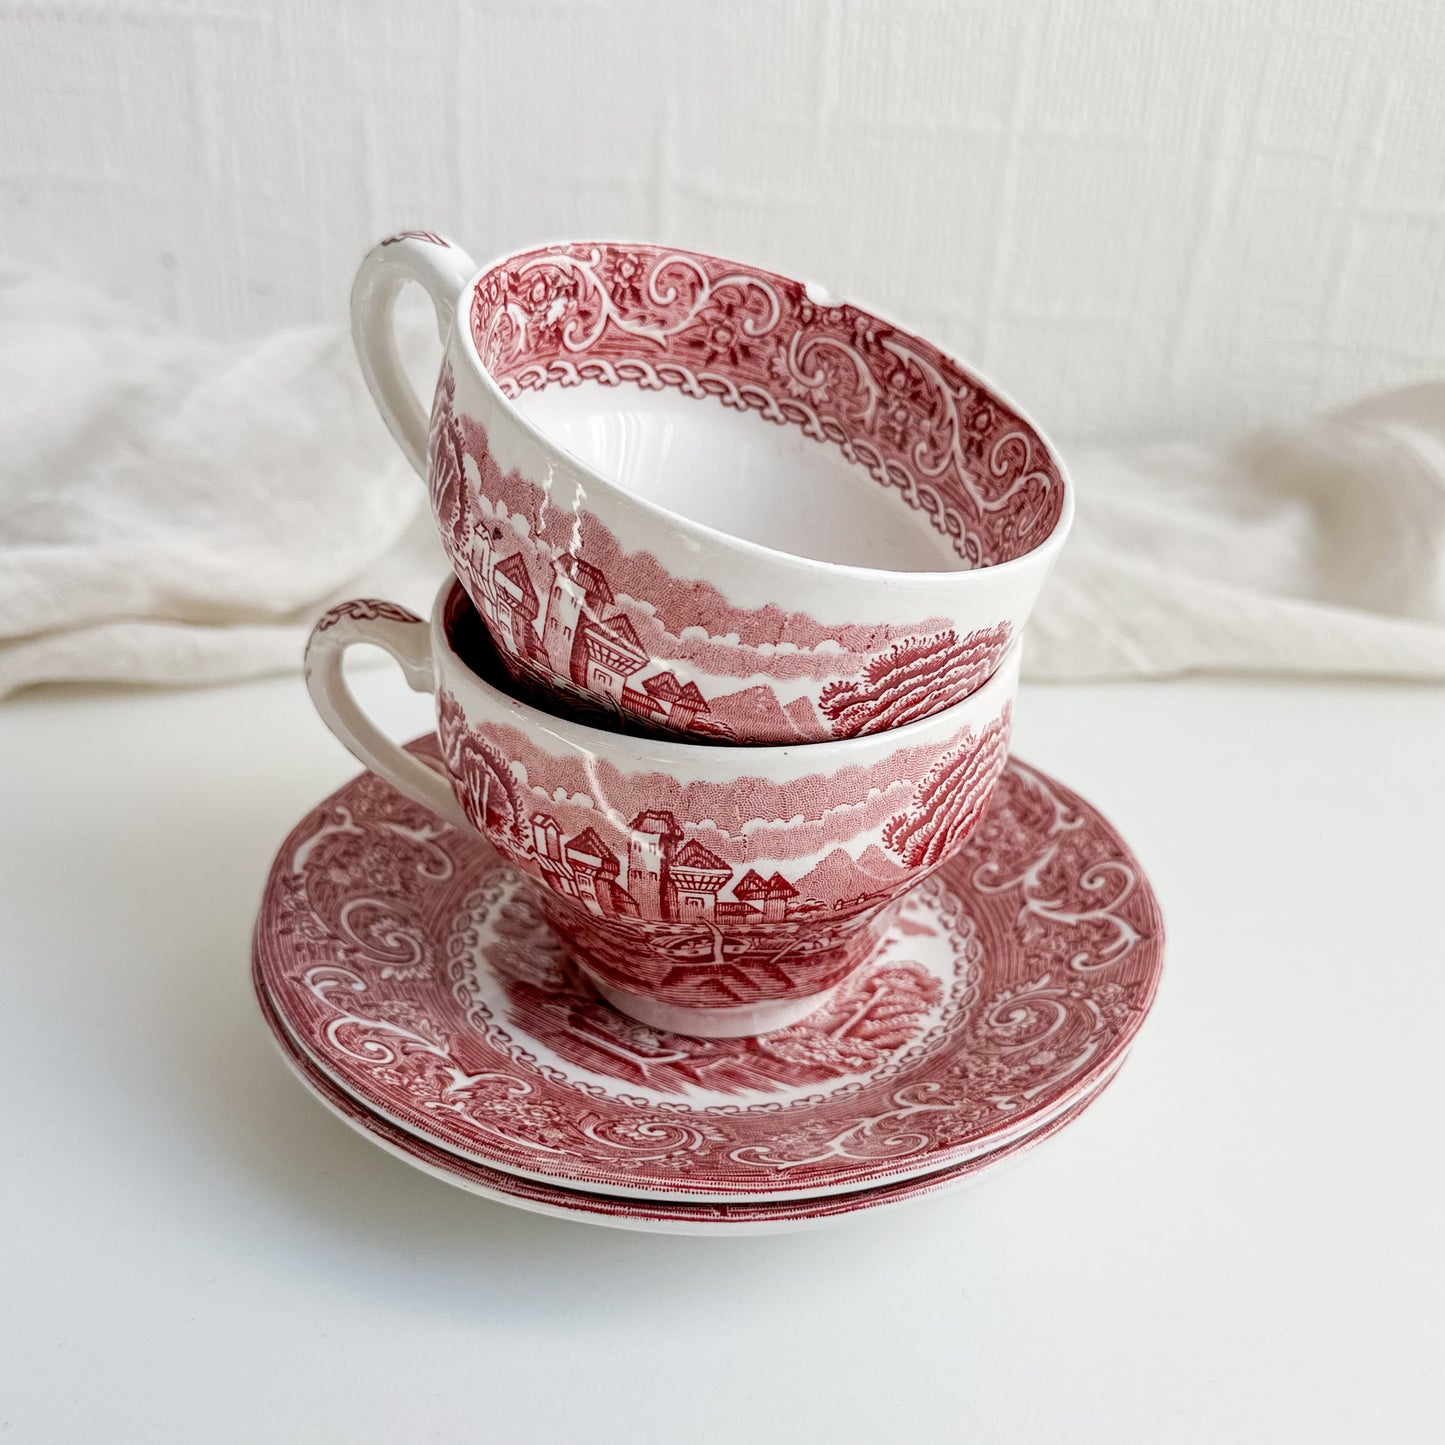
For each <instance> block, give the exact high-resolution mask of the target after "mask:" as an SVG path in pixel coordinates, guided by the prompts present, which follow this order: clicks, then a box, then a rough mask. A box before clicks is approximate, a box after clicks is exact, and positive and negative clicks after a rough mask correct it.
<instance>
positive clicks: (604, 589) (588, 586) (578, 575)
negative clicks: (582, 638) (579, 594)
mask: <svg viewBox="0 0 1445 1445" xmlns="http://www.w3.org/2000/svg"><path fill="white" fill-rule="evenodd" d="M557 565H558V566H559V567H561V569H562V570H563V571H564V572H565V573H566V574H567V575H568V576H569V577H570V578H571V579H572V580H573V581H574V582H577V583H579V584H580V585H581V587H582V590H583V591H584V592H585V593H586V594H587V595H588V596H589V597H592V598H595V599H596V601H597V605H598V606H599V607H610V606H611V605H612V589H611V588H610V587H609V586H608V585H607V579H606V578H605V577H604V576H603V575H602V574H601V573H600V572H599V571H598V570H597V569H596V568H595V567H594V566H593V565H592V564H591V563H590V562H584V561H583V560H582V559H581V558H580V557H579V556H578V555H577V554H576V553H575V552H563V554H562V555H561V556H560V557H559V558H558V559H557Z"/></svg>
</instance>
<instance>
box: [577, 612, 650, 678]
mask: <svg viewBox="0 0 1445 1445" xmlns="http://www.w3.org/2000/svg"><path fill="white" fill-rule="evenodd" d="M577 633H578V636H580V637H581V638H582V640H583V642H584V643H586V644H588V645H589V650H590V648H591V645H592V644H594V643H595V644H596V646H598V647H603V648H606V647H611V648H613V649H614V650H616V651H618V652H622V653H625V654H626V655H627V656H628V657H631V658H634V659H636V661H637V664H638V666H641V665H642V664H643V663H644V662H646V661H647V653H646V652H645V651H644V650H643V647H642V643H641V642H639V641H638V640H637V633H636V632H635V631H634V630H633V627H632V624H631V623H630V622H629V621H628V620H627V619H626V618H625V617H624V616H623V615H622V614H621V613H620V612H614V613H613V614H612V616H611V617H609V618H607V619H606V620H605V621H603V622H584V623H583V624H582V626H581V627H579V628H578V629H577Z"/></svg>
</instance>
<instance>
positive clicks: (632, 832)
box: [509, 811, 798, 923]
mask: <svg viewBox="0 0 1445 1445" xmlns="http://www.w3.org/2000/svg"><path fill="white" fill-rule="evenodd" d="M519 832H520V834H521V837H522V843H523V846H522V847H520V848H518V847H515V846H514V847H513V848H511V849H510V850H509V851H511V852H512V853H513V855H514V856H515V857H516V858H517V861H519V862H521V863H523V864H524V865H526V864H530V865H531V866H532V867H533V868H535V869H536V871H537V873H538V874H539V875H540V877H541V878H542V880H543V882H545V883H546V884H547V886H548V887H549V888H551V889H552V890H553V891H554V892H556V893H560V894H561V895H562V896H563V897H566V898H572V899H575V900H576V901H577V902H578V903H580V904H581V905H582V906H583V907H584V908H585V909H586V910H587V911H588V912H589V913H592V914H595V915H596V916H598V917H599V918H638V917H642V918H658V919H662V920H664V921H666V922H669V923H690V922H693V921H698V922H717V923H723V922H726V923H747V922H754V923H781V922H783V921H784V920H785V919H786V918H787V917H788V916H789V914H790V913H791V912H792V910H793V908H794V906H795V900H796V899H797V898H798V890H797V889H796V888H794V887H793V885H792V884H791V883H789V882H788V880H787V879H786V878H784V877H783V876H782V874H780V873H774V874H773V876H772V877H771V878H764V877H762V876H761V875H760V874H759V873H757V872H756V871H755V870H754V869H752V868H749V869H748V870H747V871H746V872H745V873H744V874H743V875H742V877H741V878H739V879H738V880H737V882H736V883H733V869H732V865H731V864H730V863H728V862H726V861H725V860H724V859H722V858H719V857H718V856H717V854H716V853H713V852H712V851H710V850H709V849H707V848H704V847H703V845H702V844H701V843H699V842H698V841H697V840H696V839H695V838H691V839H686V840H685V839H684V837H683V833H682V830H681V828H679V827H678V825H677V819H676V818H675V817H674V816H673V815H672V814H671V813H669V812H666V811H652V812H646V813H639V814H638V815H637V816H636V817H635V818H634V819H633V820H632V822H631V823H630V824H629V825H628V839H627V857H626V858H625V859H621V858H619V857H618V856H617V855H616V854H615V853H614V852H613V851H612V849H611V848H609V847H608V845H607V844H606V842H604V841H603V839H602V838H601V836H600V835H599V834H598V832H597V830H596V829H595V828H591V827H588V828H584V829H583V830H582V832H580V833H578V834H577V836H576V837H575V838H570V839H566V840H564V839H563V837H562V832H561V829H560V828H559V827H558V826H557V820H556V819H555V818H554V817H553V816H552V815H551V814H550V813H545V812H540V811H539V812H536V813H533V814H532V816H531V817H530V818H529V819H528V820H527V821H526V823H525V824H524V825H523V826H522V827H521V828H520V829H519ZM729 884H732V897H731V898H724V897H723V896H722V894H723V892H724V890H725V889H727V888H728V886H729Z"/></svg>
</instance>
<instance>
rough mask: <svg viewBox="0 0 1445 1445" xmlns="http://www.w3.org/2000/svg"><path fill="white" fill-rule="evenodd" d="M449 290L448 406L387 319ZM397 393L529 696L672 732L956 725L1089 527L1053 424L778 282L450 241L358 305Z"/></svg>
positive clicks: (393, 404) (407, 432)
mask: <svg viewBox="0 0 1445 1445" xmlns="http://www.w3.org/2000/svg"><path fill="white" fill-rule="evenodd" d="M407 281H416V282H419V283H420V284H421V285H422V286H424V287H425V288H426V290H427V291H428V292H429V294H430V296H431V298H432V301H433V303H434V305H435V307H436V312H437V321H438V325H439V327H440V329H441V332H442V335H443V339H444V341H445V345H446V353H445V359H444V362H443V366H442V370H441V375H440V380H439V382H438V385H437V389H436V394H435V398H434V401H433V404H432V407H431V413H430V422H429V423H428V416H427V412H426V410H425V409H424V408H423V406H422V404H421V403H420V401H419V400H418V399H417V397H416V395H415V394H414V392H413V391H412V390H411V388H410V385H409V383H408V382H407V380H406V378H405V376H404V375H403V373H402V371H401V368H400V366H399V365H398V361H397V355H396V345H395V340H394V337H393V333H392V318H391V312H392V307H393V303H394V299H395V296H396V294H397V292H398V290H399V289H400V287H401V286H402V284H403V283H404V282H407ZM352 325H353V331H354V334H355V338H356V345H357V351H358V353H359V355H360V358H361V364H362V369H363V371H364V372H365V374H366V378H367V381H368V383H369V385H370V387H371V390H372V394H373V396H374V397H375V398H376V401H377V405H378V406H379V407H380V408H381V411H382V414H383V416H384V417H385V418H386V420H387V423H388V425H389V426H390V427H391V430H392V432H393V434H394V435H395V436H396V438H397V440H398V441H399V442H400V443H401V446H402V448H403V450H404V451H405V452H406V454H407V456H408V457H409V458H410V459H411V461H412V463H413V464H414V465H415V466H416V468H417V470H418V471H420V472H421V473H422V474H423V475H424V476H425V477H426V478H427V480H428V482H429V486H430V492H431V501H432V507H433V511H434V514H435V518H436V522H437V525H438V527H439V529H440V531H441V535H442V539H443V541H444V543H445V545H446V548H447V551H448V553H449V555H450V557H451V561H452V563H453V566H454V568H455V570H456V572H457V575H458V576H459V577H460V578H461V579H462V581H463V583H464V584H465V586H466V588H467V591H468V593H469V594H470V596H471V598H472V601H473V602H474V603H475V605H476V607H477V609H478V611H479V613H480V614H481V616H482V618H483V619H484V621H485V623H486V626H487V628H488V630H489V631H490V632H491V634H492V637H493V639H494V640H495V642H496V645H497V647H498V649H499V650H500V651H501V653H502V655H503V657H504V659H505V660H506V662H507V664H508V666H509V667H510V668H511V669H512V670H513V671H514V672H515V673H516V674H517V675H519V676H526V677H531V678H534V679H538V680H540V681H542V682H544V683H545V684H546V685H547V686H548V687H550V688H558V689H562V690H564V691H570V692H575V693H580V694H586V695H588V696H590V697H592V698H594V699H595V700H596V701H597V702H598V703H600V704H601V705H602V706H604V707H607V708H609V709H611V710H612V711H613V712H615V713H616V714H618V715H621V716H625V717H626V718H628V719H629V720H631V721H632V722H634V723H638V724H642V725H645V726H646V727H649V728H652V729H655V730H657V731H659V732H662V733H670V734H685V735H692V734H700V735H704V736H709V737H718V738H724V739H730V740H732V741H735V742H742V743H791V742H799V741H820V740H824V739H831V738H840V737H854V736H857V735H860V734H863V733H869V732H874V731H879V730H882V729H885V728H889V727H896V726H899V725H900V724H903V723H907V722H909V721H912V720H915V719H918V718H923V717H926V716H929V715H930V714H932V713H936V712H939V711H942V710H944V709H946V708H948V707H950V706H951V705H952V704H953V703H955V702H957V701H958V700H960V699H961V698H963V697H965V696H967V695H968V694H969V693H970V692H971V691H973V690H974V689H975V688H977V687H978V686H980V685H981V684H982V683H983V682H984V680H985V679H987V678H988V677H989V676H990V675H991V674H992V672H993V671H994V669H995V668H996V667H997V665H998V664H999V662H1000V660H1001V659H1002V657H1003V656H1004V654H1005V652H1006V651H1007V649H1008V647H1009V645H1010V643H1011V642H1012V640H1013V639H1014V638H1016V637H1017V636H1018V633H1019V631H1020V629H1021V628H1022V626H1023V624H1024V622H1025V620H1026V618H1027V617H1028V615H1029V612H1030V610H1031V608H1032V607H1033V604H1034V600H1035V598H1036V597H1037V595H1038V592H1039V589H1040V587H1041V586H1042V585H1043V582H1044V579H1045V577H1046V576H1047V574H1048V571H1049V569H1050V567H1051V566H1052V564H1053V561H1054V558H1055V556H1056V555H1057V553H1058V550H1059V547H1060V546H1061V544H1062V543H1063V540H1064V537H1065V535H1066V533H1067V532H1068V529H1069V523H1070V519H1071V516H1072V512H1073V501H1072V495H1071V491H1070V488H1069V485H1068V483H1067V480H1066V477H1065V473H1064V469H1063V466H1062V463H1061V462H1060V460H1059V458H1058V456H1057V454H1056V453H1055V452H1054V451H1053V449H1052V448H1051V447H1050V446H1049V444H1048V442H1047V441H1046V440H1045V439H1044V437H1043V436H1042V434H1041V433H1040V432H1039V430H1038V428H1037V427H1036V426H1035V425H1034V424H1033V423H1032V422H1031V421H1029V420H1028V418H1027V417H1025V416H1024V415H1023V413H1022V412H1021V411H1020V410H1019V408H1018V407H1017V406H1016V405H1015V404H1014V403H1012V402H1010V401H1009V400H1007V399H1006V398H1005V397H1004V396H1003V395H1002V394H1001V393H1000V392H999V391H998V390H997V388H995V387H994V386H992V385H991V384H989V383H987V382H985V381H984V380H982V379H981V378H980V377H979V376H978V375H976V374H975V373H974V372H972V371H970V370H968V369H967V368H965V367H963V366H962V365H960V364H959V363H958V362H956V361H955V360H953V359H952V358H951V357H949V356H947V355H945V354H944V353H943V352H941V351H940V350H939V349H938V348H937V347H936V346H934V345H933V344H932V343H930V342H928V341H926V340H924V339H923V338H922V337H920V336H916V335H913V334H912V333H910V332H908V331H905V330H903V329H902V328H900V327H897V326H894V325H892V324H891V323H889V322H886V321H884V320H882V319H881V318H880V317H878V316H876V315H874V314H873V313H871V312H868V311H864V310H862V309H861V308H859V307H857V306H854V305H852V304H849V303H845V302H843V301H840V300H838V299H836V298H834V297H831V296H828V295H826V294H824V293H822V292H821V291H819V290H818V288H816V287H813V286H809V285H806V284H804V283H803V282H800V281H795V280H791V279H790V278H788V277H785V276H779V275H776V274H774V273H772V272H769V271H765V270H760V269H759V268H757V267H755V266H748V265H744V264H742V263H739V262H734V261H726V260H722V259H721V258H719V257H716V256H709V255H704V254H701V253H696V252H690V251H679V250H675V249H668V248H664V247H658V246H644V245H620V244H613V243H605V242H576V243H570V244H567V245H560V246H548V247H541V248H537V249H533V250H529V251H522V252H518V253H516V254H514V255H511V256H508V257H505V258H504V259H502V260H500V261H497V262H494V263H492V264H491V265H489V266H487V267H486V268H484V269H483V270H481V271H480V272H478V271H477V268H476V267H475V266H474V265H473V263H472V261H471V260H470V259H469V258H468V257H467V255H466V254H465V252H463V251H461V250H459V249H458V248H457V247H455V246H453V245H451V244H450V243H448V242H447V241H445V240H444V239H443V238H441V237H439V236H437V235H434V234H433V233H431V232H407V233H404V234H402V235H400V236H393V237H391V238H390V239H388V240H387V241H384V242H382V244H381V245H379V246H378V247H376V249H375V250H373V251H372V252H371V254H370V255H369V256H368V257H367V258H366V260H365V262H364V263H363V265H362V267H361V270H360V272H359V274H358V276H357V279H356V284H355V288H354V290H353V296H352Z"/></svg>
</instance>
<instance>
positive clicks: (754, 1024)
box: [578, 964, 837, 1039]
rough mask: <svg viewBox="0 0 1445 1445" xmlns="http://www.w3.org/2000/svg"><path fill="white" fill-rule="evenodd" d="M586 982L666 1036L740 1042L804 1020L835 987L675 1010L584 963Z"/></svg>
mask: <svg viewBox="0 0 1445 1445" xmlns="http://www.w3.org/2000/svg"><path fill="white" fill-rule="evenodd" d="M578 966H579V967H580V968H581V969H582V972H583V973H585V974H586V975H587V979H588V982H589V983H591V985H592V987H593V988H595V989H596V990H597V992H598V993H599V994H601V995H602V997H603V998H604V999H606V1000H607V1002H608V1003H610V1004H611V1005H612V1007H613V1008H615V1009H616V1010H617V1012H618V1013H623V1014H626V1015H627V1016H628V1018H633V1019H636V1020H637V1021H638V1023H642V1024H646V1025H647V1026H648V1027H649V1028H653V1029H660V1030H662V1031H664V1032H666V1033H670V1034H689V1035H691V1036H692V1037H693V1038H697V1039H743V1038H749V1037H750V1036H752V1035H753V1034H767V1033H772V1032H773V1030H774V1029H785V1028H787V1027H788V1025H789V1024H795V1023H797V1022H798V1020H799V1019H805V1018H807V1016H808V1015H809V1014H810V1013H812V1012H813V1010H814V1009H818V1008H821V1007H822V1006H823V1005H824V1004H825V1003H826V1002H827V1001H828V999H829V997H830V996H831V995H832V993H833V989H834V988H837V984H834V985H833V988H825V989H824V990H823V991H822V992H821V993H810V994H808V995H807V997H806V998H785V999H769V1000H768V1001H767V1002H765V1003H749V1004H740V1005H739V1006H738V1007H736V1008H679V1007H678V1006H677V1005H675V1004H667V1003H659V1002H658V1001H657V1000H656V999H652V998H645V997H643V995H641V994H636V993H628V992H627V991H626V990H625V989H620V988H614V987H613V986H612V985H611V984H607V983H604V982H603V981H602V980H601V979H600V978H598V977H597V975H596V974H595V973H593V972H592V970H591V969H589V968H587V967H586V965H585V964H579V965H578Z"/></svg>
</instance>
